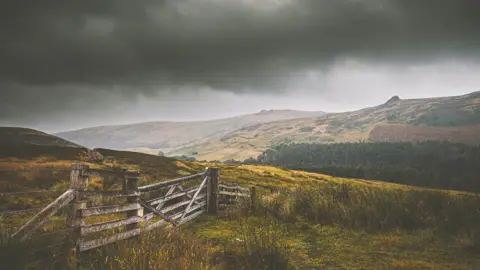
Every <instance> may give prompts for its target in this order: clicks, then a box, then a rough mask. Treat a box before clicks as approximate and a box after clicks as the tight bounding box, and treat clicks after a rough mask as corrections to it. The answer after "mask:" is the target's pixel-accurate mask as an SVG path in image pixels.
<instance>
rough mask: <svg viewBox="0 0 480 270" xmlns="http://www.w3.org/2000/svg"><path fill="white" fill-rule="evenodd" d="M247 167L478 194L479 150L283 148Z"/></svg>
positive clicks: (438, 146) (437, 146)
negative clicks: (307, 172)
mask: <svg viewBox="0 0 480 270" xmlns="http://www.w3.org/2000/svg"><path fill="white" fill-rule="evenodd" d="M244 163H250V164H252V163H253V164H268V165H274V166H279V167H283V168H288V169H296V170H305V171H310V172H317V173H323V174H328V175H333V176H338V177H352V178H363V179H371V180H382V181H387V182H395V183H400V184H408V185H415V186H422V187H429V188H441V189H454V190H464V191H473V192H480V146H468V145H463V144H458V143H449V142H434V141H428V142H420V143H409V142H394V143H389V142H365V143H340V144H283V145H278V146H275V147H273V148H271V149H268V150H266V151H265V152H264V153H262V154H261V155H259V156H258V158H257V159H248V160H245V161H244Z"/></svg>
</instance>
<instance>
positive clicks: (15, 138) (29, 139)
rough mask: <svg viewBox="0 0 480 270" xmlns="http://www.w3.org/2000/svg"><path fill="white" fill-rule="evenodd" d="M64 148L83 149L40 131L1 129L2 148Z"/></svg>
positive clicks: (0, 143) (14, 128) (12, 128)
mask: <svg viewBox="0 0 480 270" xmlns="http://www.w3.org/2000/svg"><path fill="white" fill-rule="evenodd" d="M24 145H43V146H63V147H75V148H81V147H82V146H81V145H78V144H75V143H72V142H70V141H68V140H64V139H62V138H59V137H57V136H54V135H50V134H47V133H44V132H41V131H38V130H34V129H29V128H21V127H0V146H24Z"/></svg>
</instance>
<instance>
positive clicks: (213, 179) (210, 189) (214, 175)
mask: <svg viewBox="0 0 480 270" xmlns="http://www.w3.org/2000/svg"><path fill="white" fill-rule="evenodd" d="M208 176H209V181H208V184H207V212H208V213H209V214H211V215H216V214H217V211H218V199H219V194H218V191H219V188H218V181H219V179H220V170H219V168H210V169H209V170H208Z"/></svg>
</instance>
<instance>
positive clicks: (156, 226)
mask: <svg viewBox="0 0 480 270" xmlns="http://www.w3.org/2000/svg"><path fill="white" fill-rule="evenodd" d="M182 214H183V212H180V213H177V214H175V215H173V216H171V217H170V219H172V220H177V219H179V218H180V217H181V216H182ZM165 224H167V221H166V220H164V219H162V220H159V221H157V222H155V223H152V224H150V225H148V226H146V227H145V228H144V231H147V232H148V231H150V230H153V229H156V228H159V227H161V226H163V225H165Z"/></svg>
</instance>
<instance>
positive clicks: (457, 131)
mask: <svg viewBox="0 0 480 270" xmlns="http://www.w3.org/2000/svg"><path fill="white" fill-rule="evenodd" d="M479 126H480V92H473V93H470V94H467V95H462V96H454V97H439V98H427V99H405V100H403V99H400V98H399V97H392V98H391V99H390V100H388V101H387V102H385V103H384V104H381V105H378V106H375V107H370V108H365V109H361V110H358V111H352V112H343V113H331V114H325V113H322V112H298V111H263V112H261V113H259V114H252V115H245V116H239V117H234V118H227V119H220V120H212V121H202V122H183V123H178V122H153V123H141V124H134V125H123V126H112V127H94V128H88V129H83V130H78V131H71V132H64V133H58V134H55V135H57V136H59V137H61V138H64V139H67V140H71V141H73V142H75V143H79V144H82V145H85V146H88V147H109V148H115V149H127V150H133V151H139V152H145V153H158V151H159V150H161V151H162V152H164V153H166V154H167V155H171V156H177V155H187V156H194V157H196V158H197V159H198V160H227V159H237V160H243V159H246V158H248V157H256V156H257V155H259V154H260V153H261V152H262V151H264V150H265V149H267V148H269V147H271V146H274V145H278V144H282V143H291V142H295V143H335V142H357V141H378V140H380V141H418V140H449V141H453V142H462V143H471V144H478V143H480V127H479Z"/></svg>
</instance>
